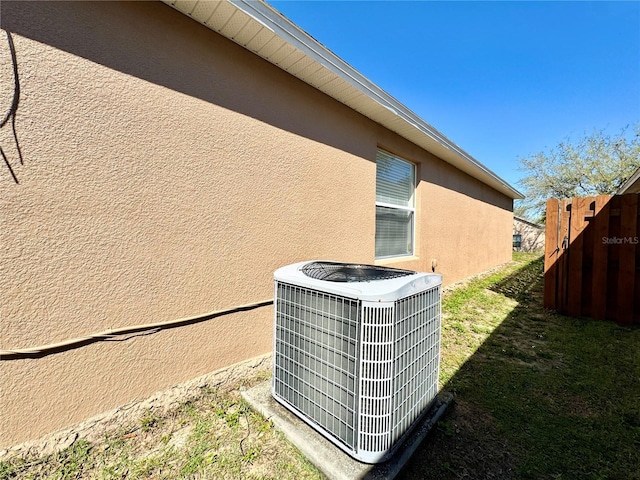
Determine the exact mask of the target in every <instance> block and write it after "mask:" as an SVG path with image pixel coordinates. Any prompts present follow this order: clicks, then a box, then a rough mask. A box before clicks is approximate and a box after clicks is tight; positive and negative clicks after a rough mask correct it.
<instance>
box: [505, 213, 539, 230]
mask: <svg viewBox="0 0 640 480" xmlns="http://www.w3.org/2000/svg"><path fill="white" fill-rule="evenodd" d="M513 219H514V220H518V221H519V222H522V223H526V224H527V225H531V226H532V227H535V228H539V229H541V230H544V228H545V227H544V225H540V224H538V223H533V222H532V221H530V220H527V219H526V218H522V217H518V216H517V215H514V216H513Z"/></svg>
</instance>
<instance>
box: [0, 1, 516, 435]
mask: <svg viewBox="0 0 640 480" xmlns="http://www.w3.org/2000/svg"><path fill="white" fill-rule="evenodd" d="M0 9H1V10H0V18H1V26H2V29H3V32H1V33H2V38H0V55H2V59H3V61H2V63H1V66H0V68H2V89H1V90H0V94H1V96H2V97H1V98H0V108H1V109H2V112H1V113H2V114H3V115H4V111H5V109H8V108H9V106H10V104H11V96H12V94H13V85H11V82H10V80H11V70H10V68H11V66H10V61H7V59H9V58H10V57H9V54H8V44H7V40H6V38H5V31H8V32H11V35H12V38H13V40H14V43H15V48H16V55H17V61H18V69H19V76H20V91H21V95H20V103H19V107H18V111H17V115H16V133H17V138H18V141H19V146H20V149H21V152H22V155H23V158H24V165H21V164H20V163H19V161H18V160H17V158H18V153H17V149H16V145H15V141H14V139H13V135H12V134H11V132H10V128H7V127H5V128H2V130H1V131H0V146H1V147H2V149H3V151H4V152H5V153H6V154H7V157H8V160H9V161H10V162H11V165H12V167H13V169H14V171H15V174H16V177H17V179H18V181H19V184H15V183H14V181H13V179H12V178H11V176H10V174H9V172H8V169H6V168H5V165H4V164H2V163H0V212H2V213H1V214H0V286H1V291H2V303H1V305H0V319H1V321H0V343H1V347H2V348H3V349H16V348H24V347H31V346H37V345H43V344H50V343H53V342H57V341H61V340H65V339H68V338H73V337H77V336H81V335H85V334H89V333H94V332H98V331H101V330H105V329H108V328H117V327H123V326H127V325H135V324H144V323H151V322H159V321H166V320H172V319H176V318H181V317H186V316H191V315H197V314H201V313H206V312H209V311H212V310H216V309H220V308H225V307H232V306H236V305H240V304H243V303H249V302H254V301H258V300H263V299H269V298H271V297H272V296H273V286H272V272H273V270H275V269H276V268H277V267H279V266H282V265H286V264H288V263H292V262H295V261H301V260H306V259H313V258H323V259H333V260H343V261H354V262H367V263H372V262H373V261H374V258H373V255H374V241H375V231H374V230H375V208H374V205H375V152H376V148H377V147H378V146H381V147H384V148H386V149H389V150H391V151H392V152H395V153H397V154H399V155H402V156H403V157H405V158H406V159H408V160H411V161H413V162H416V163H417V164H418V172H419V178H420V183H419V186H418V190H417V199H418V204H417V215H418V226H417V229H418V230H417V241H416V248H417V250H416V257H414V258H412V259H409V260H407V261H402V262H394V264H396V265H398V266H401V267H407V268H414V269H417V270H426V271H429V270H430V268H431V259H432V258H437V259H438V268H437V271H438V272H440V273H443V274H444V276H445V281H446V282H447V283H448V282H452V281H455V280H457V279H459V278H462V277H464V276H467V275H471V274H473V273H477V272H479V271H481V270H483V269H486V268H488V267H490V266H492V265H495V264H498V263H502V262H506V261H508V260H509V259H510V251H511V244H510V240H509V239H510V237H509V230H510V229H511V221H512V220H511V219H512V217H511V215H512V214H511V200H510V199H508V198H506V197H504V196H503V195H501V194H499V193H497V192H495V191H494V190H492V189H490V188H489V187H486V186H484V185H483V184H481V183H480V182H478V181H476V180H474V179H472V178H470V177H468V176H467V175H465V174H462V173H461V172H459V171H457V170H456V169H454V168H453V167H451V166H449V165H448V164H446V163H444V162H442V161H441V160H439V159H437V158H435V157H433V156H432V155H430V154H429V153H427V152H425V151H423V150H421V149H420V148H418V147H416V146H415V145H413V144H411V143H409V142H407V141H406V140H403V139H401V138H399V137H398V136H397V135H395V134H393V133H391V132H389V131H388V130H386V129H384V128H382V127H380V126H379V125H377V124H374V123H373V122H371V121H370V120H368V119H366V118H364V117H362V116H361V115H359V114H357V113H355V112H353V111H351V110H349V109H348V108H346V107H344V106H343V105H341V104H339V103H338V102H336V101H334V100H332V99H330V98H328V97H327V96H325V95H324V94H321V93H320V92H318V91H316V90H314V89H313V88H311V87H309V86H308V85H306V84H304V83H302V82H300V81H298V80H296V79H294V78H293V77H290V76H289V75H288V74H286V73H285V72H283V71H281V70H279V69H278V68H276V67H274V66H272V65H270V64H268V63H267V62H265V61H263V60H261V59H259V58H257V57H256V56H254V55H252V54H251V53H249V52H247V51H246V50H244V49H242V48H241V47H239V46H237V45H235V44H234V43H232V42H230V41H229V40H227V39H224V38H222V37H220V36H219V35H217V34H215V33H213V32H211V31H210V30H208V29H206V28H205V27H203V26H201V25H198V24H197V23H195V22H193V21H192V20H190V19H189V18H188V17H186V16H184V15H181V14H179V13H177V12H175V11H173V10H172V9H171V8H170V7H168V6H166V5H163V4H160V3H146V2H140V3H117V4H112V3H108V2H69V3H66V2H50V3H37V2H25V3H21V2H2V4H1V5H0ZM7 79H8V80H9V83H8V84H9V85H11V88H7V87H6V85H7V81H8V80H7ZM503 239H505V240H503ZM387 263H388V262H387ZM272 314H273V312H272V309H271V308H268V307H267V308H262V309H260V310H255V311H252V312H247V313H237V314H233V315H229V316H224V317H219V318H216V319H213V320H210V321H207V322H204V323H200V324H197V325H191V326H186V327H181V328H176V329H171V330H165V331H162V332H159V333H156V334H153V335H146V336H138V337H135V338H131V339H129V340H126V341H122V342H103V343H96V344H92V345H88V346H84V347H82V348H78V349H75V350H71V351H67V352H63V353H57V354H55V355H50V356H46V357H44V358H39V359H27V360H10V361H2V362H0V377H1V379H2V388H1V390H0V410H1V411H2V415H0V447H1V446H6V445H11V444H15V443H18V442H20V441H23V440H27V439H33V438H36V437H38V436H40V435H42V434H44V433H46V432H49V431H52V430H55V429H57V428H61V427H64V426H66V425H68V424H70V423H73V422H77V421H80V420H82V419H83V418H86V417H88V416H90V415H93V414H96V413H98V412H101V411H104V410H107V409H110V408H113V407H115V406H117V405H119V404H123V403H126V402H128V401H131V400H133V399H136V398H143V397H145V396H147V395H149V394H151V393H152V392H154V391H157V390H159V389H162V388H166V387H168V386H170V385H173V384H175V383H178V382H182V381H185V380H187V379H190V378H193V377H195V376H198V375H202V374H204V373H207V372H210V371H212V370H215V369H217V368H220V367H222V366H225V365H228V364H231V363H235V362H237V361H240V360H243V359H246V358H249V357H252V356H255V355H259V354H261V353H265V352H268V351H270V349H271V346H272V338H271V336H272V334H271V329H272Z"/></svg>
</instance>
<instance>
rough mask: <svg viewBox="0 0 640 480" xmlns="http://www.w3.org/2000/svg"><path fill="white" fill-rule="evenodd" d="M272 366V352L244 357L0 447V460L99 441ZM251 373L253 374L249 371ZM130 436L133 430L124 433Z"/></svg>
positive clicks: (35, 455) (39, 455) (48, 452)
mask: <svg viewBox="0 0 640 480" xmlns="http://www.w3.org/2000/svg"><path fill="white" fill-rule="evenodd" d="M270 369H271V354H268V355H262V356H260V357H255V358H252V359H249V360H246V361H244V362H241V363H237V364H235V365H231V366H229V367H227V368H223V369H221V370H217V371H215V372H212V373H209V374H206V375H202V376H201V377H198V378H195V379H192V380H189V381H188V382H185V383H182V384H179V385H175V386H173V387H171V388H169V389H167V390H163V391H160V392H156V393H155V394H153V395H152V396H151V397H149V398H147V399H145V400H142V401H134V402H130V403H127V404H126V405H122V406H120V407H118V408H115V409H113V410H110V411H107V412H104V413H101V414H99V415H96V416H94V417H91V418H89V419H87V420H85V421H84V422H82V423H79V424H76V425H73V426H71V427H69V428H66V429H64V430H59V431H57V432H53V433H50V434H48V435H45V436H43V437H41V438H39V439H37V440H33V441H29V442H24V443H21V444H19V445H15V446H13V447H10V448H6V449H3V450H0V461H2V460H7V459H10V458H14V457H22V458H27V457H44V456H48V455H51V454H54V453H56V452H59V451H61V450H64V449H66V448H69V447H71V446H72V445H73V444H74V443H76V442H77V441H78V440H81V439H82V440H86V441H88V442H99V441H101V440H102V439H103V438H104V437H105V436H107V435H110V434H113V433H114V432H117V431H119V430H120V429H121V428H122V426H123V425H127V424H133V423H136V422H138V420H139V419H140V418H144V417H145V415H151V416H153V417H161V416H166V415H167V413H168V412H170V411H171V410H173V409H175V408H177V407H178V406H179V405H180V404H182V403H184V402H186V401H188V400H190V399H193V398H197V397H199V396H200V395H201V392H202V390H203V389H206V388H212V387H220V386H223V385H225V384H229V383H235V382H238V381H240V380H241V379H242V378H245V377H248V376H252V375H255V374H257V373H258V372H265V374H266V373H268V372H269V371H270ZM252 372H253V373H252ZM127 434H131V435H132V436H135V435H138V434H137V433H135V432H129V433H125V435H127Z"/></svg>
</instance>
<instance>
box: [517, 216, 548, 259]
mask: <svg viewBox="0 0 640 480" xmlns="http://www.w3.org/2000/svg"><path fill="white" fill-rule="evenodd" d="M513 235H521V236H522V243H521V246H520V249H519V250H520V251H523V252H539V251H542V250H543V249H544V240H545V229H544V228H540V227H536V226H533V225H531V224H529V223H526V222H523V221H521V220H518V219H517V218H514V219H513Z"/></svg>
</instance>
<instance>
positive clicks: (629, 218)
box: [544, 194, 640, 324]
mask: <svg viewBox="0 0 640 480" xmlns="http://www.w3.org/2000/svg"><path fill="white" fill-rule="evenodd" d="M639 199H640V194H627V195H622V196H619V195H615V196H608V195H601V196H598V197H590V198H573V199H565V200H561V201H558V200H549V201H548V202H547V228H546V239H545V241H546V244H545V267H544V270H545V277H544V279H545V287H544V305H545V307H547V308H553V309H555V310H558V311H559V312H562V313H566V314H569V315H572V316H581V315H589V316H591V317H593V318H596V319H603V320H604V319H607V320H616V321H617V322H618V323H623V324H629V323H634V322H635V323H640V298H639V297H640V278H637V274H638V272H639V271H640V244H639V242H638V240H639V239H638V236H639V235H640V222H639V221H638V214H639V213H640V212H639Z"/></svg>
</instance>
